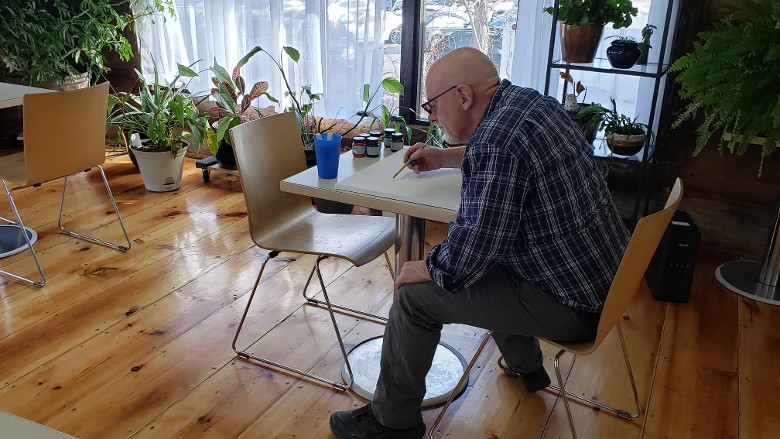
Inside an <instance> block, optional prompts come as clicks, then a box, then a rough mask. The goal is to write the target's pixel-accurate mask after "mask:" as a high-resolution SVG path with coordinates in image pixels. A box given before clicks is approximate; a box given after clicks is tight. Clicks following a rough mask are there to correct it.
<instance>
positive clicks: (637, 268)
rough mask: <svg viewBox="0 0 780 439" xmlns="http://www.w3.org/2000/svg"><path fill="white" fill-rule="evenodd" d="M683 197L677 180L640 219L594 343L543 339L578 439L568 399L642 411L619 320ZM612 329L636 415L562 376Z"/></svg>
mask: <svg viewBox="0 0 780 439" xmlns="http://www.w3.org/2000/svg"><path fill="white" fill-rule="evenodd" d="M682 194H683V184H682V180H680V179H679V178H678V179H677V181H675V183H674V187H673V188H672V191H671V193H670V194H669V198H668V199H667V201H666V205H665V206H664V208H663V210H660V211H658V212H656V213H654V214H652V215H648V216H646V217H644V218H642V219H640V220H639V222H638V223H637V225H636V228H634V233H633V234H632V235H631V240H630V241H629V242H628V246H627V247H626V251H625V253H623V259H622V260H621V261H620V265H619V266H618V269H617V272H616V273H615V277H614V279H613V280H612V285H611V287H610V289H609V293H608V294H607V300H606V303H604V309H603V310H602V312H601V318H600V319H599V326H598V329H597V331H596V338H595V339H593V340H592V341H589V342H584V343H562V342H556V341H552V340H546V339H543V340H544V341H546V342H547V343H549V344H551V345H553V346H555V347H557V348H559V349H560V351H559V352H558V354H556V355H555V360H554V362H553V365H554V367H555V376H556V378H557V381H558V386H554V385H552V384H551V385H550V386H549V387H548V389H551V390H554V391H555V392H556V393H558V394H559V395H560V397H561V399H562V400H563V407H564V409H565V410H566V415H567V416H568V418H569V427H570V428H571V434H572V436H573V437H574V438H576V437H577V431H576V430H575V428H574V421H573V420H572V417H571V410H570V409H569V397H571V398H575V399H577V400H578V401H580V402H583V403H585V404H587V405H590V406H593V407H599V408H601V409H603V410H607V411H609V412H611V413H613V414H615V415H617V416H619V417H621V418H623V419H633V418H636V417H638V416H639V414H640V413H641V411H642V409H641V407H640V405H639V394H638V392H637V390H636V383H635V381H634V374H633V372H632V370H631V363H630V362H629V361H628V352H627V351H626V342H625V339H624V338H623V331H622V330H621V329H620V319H621V318H622V317H623V315H624V314H625V313H626V309H628V306H629V305H630V304H631V302H633V300H634V297H635V296H636V293H637V291H639V287H640V286H641V284H642V279H643V278H644V276H645V271H647V267H648V265H650V260H651V259H652V258H653V254H654V253H655V250H656V248H658V244H659V243H660V242H661V238H662V237H663V234H664V232H665V231H666V228H667V226H668V225H669V221H671V219H672V215H673V214H674V212H675V210H677V207H678V206H679V205H680V200H681V199H682ZM612 328H616V329H617V333H618V336H619V337H620V347H621V348H622V350H623V359H624V360H625V363H626V368H627V369H628V377H629V379H630V381H631V390H632V391H633V394H634V403H635V404H636V411H635V412H628V411H626V410H622V409H617V408H614V407H611V406H609V405H606V404H603V403H601V402H600V401H596V400H595V399H591V398H585V397H584V396H581V395H578V394H576V393H573V392H570V391H568V390H566V387H565V384H564V381H563V377H562V376H561V370H560V365H559V362H560V357H561V356H562V355H563V354H564V353H566V352H570V353H571V354H573V355H575V356H576V355H588V354H591V353H593V351H595V350H596V349H598V347H599V346H600V345H601V342H602V341H604V339H605V338H606V337H607V334H609V333H610V331H612ZM491 335H492V331H488V333H487V334H486V335H485V337H484V338H483V340H482V343H481V344H480V345H479V347H478V348H477V352H476V353H475V354H474V357H473V358H472V359H471V362H470V363H469V365H468V367H467V368H466V370H465V371H464V372H463V375H462V376H461V382H462V381H465V380H466V379H467V378H468V376H469V372H470V371H471V368H472V367H473V366H474V364H475V363H476V361H477V358H479V354H480V353H482V350H483V349H484V348H485V345H486V344H487V342H488V341H489V340H490V336H491ZM502 359H503V357H502V358H500V359H499V365H500V366H502V367H503V365H502V364H501V360H502ZM460 385H461V383H458V386H460ZM458 386H456V388H458ZM455 396H457V395H455V394H454V393H453V395H450V398H449V399H448V400H447V402H446V403H444V407H443V408H442V411H441V413H439V416H438V417H437V418H436V421H435V422H434V423H433V426H432V427H431V429H430V431H429V433H428V436H429V437H430V438H431V439H435V436H434V431H435V430H436V428H437V427H438V425H439V422H440V421H441V420H442V418H443V417H444V413H445V412H446V411H447V408H448V407H449V406H450V403H452V400H453V399H455Z"/></svg>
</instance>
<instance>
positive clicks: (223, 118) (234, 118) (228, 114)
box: [208, 51, 274, 156]
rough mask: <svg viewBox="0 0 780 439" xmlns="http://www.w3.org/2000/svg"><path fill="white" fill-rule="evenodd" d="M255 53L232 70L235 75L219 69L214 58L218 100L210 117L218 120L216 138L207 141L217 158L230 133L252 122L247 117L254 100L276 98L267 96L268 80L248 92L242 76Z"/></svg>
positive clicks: (257, 84)
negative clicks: (242, 70) (244, 67)
mask: <svg viewBox="0 0 780 439" xmlns="http://www.w3.org/2000/svg"><path fill="white" fill-rule="evenodd" d="M256 53H257V51H250V52H249V53H247V54H246V55H245V56H244V57H242V58H241V59H240V60H239V61H238V63H237V64H236V66H235V67H233V72H232V74H229V73H228V72H227V69H225V68H224V67H222V66H220V65H219V63H218V62H217V60H216V58H215V59H214V65H213V66H212V67H211V72H212V73H214V76H213V77H212V78H211V82H212V83H213V84H214V88H212V89H211V96H212V97H213V98H214V99H215V100H216V103H217V106H216V107H214V108H212V109H211V116H213V117H216V118H218V121H217V127H216V135H215V136H213V137H210V138H209V139H208V140H209V150H210V151H211V155H214V156H216V154H217V149H218V148H219V144H220V142H222V141H225V142H227V143H230V136H228V135H227V132H228V130H230V129H231V128H233V127H235V126H237V125H239V124H241V123H243V122H247V121H248V120H249V117H248V114H249V110H250V109H251V108H252V101H254V100H255V99H257V98H259V97H260V96H263V95H266V96H268V97H269V99H274V98H273V97H271V95H269V94H268V82H267V81H260V82H256V83H255V84H254V85H253V86H252V88H250V89H249V93H248V94H247V93H246V80H245V79H244V77H243V76H241V68H242V67H243V66H245V65H246V63H247V62H249V60H250V59H251V58H252V56H254V55H255V54H256Z"/></svg>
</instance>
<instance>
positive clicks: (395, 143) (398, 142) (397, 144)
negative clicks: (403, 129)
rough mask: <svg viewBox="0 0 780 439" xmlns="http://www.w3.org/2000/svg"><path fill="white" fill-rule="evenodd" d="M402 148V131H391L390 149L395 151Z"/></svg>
mask: <svg viewBox="0 0 780 439" xmlns="http://www.w3.org/2000/svg"><path fill="white" fill-rule="evenodd" d="M402 149H404V135H403V134H402V133H395V132H394V133H393V134H392V135H391V140H390V151H393V152H396V151H400V150H402Z"/></svg>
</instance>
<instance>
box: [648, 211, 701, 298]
mask: <svg viewBox="0 0 780 439" xmlns="http://www.w3.org/2000/svg"><path fill="white" fill-rule="evenodd" d="M700 238H701V231H700V230H699V227H698V226H697V225H696V223H695V222H693V219H692V218H691V216H690V215H688V213H687V212H684V211H682V210H678V211H676V212H674V216H672V221H671V222H670V223H669V227H667V228H666V232H665V233H664V236H663V238H661V243H660V244H659V245H658V249H657V250H656V251H655V255H654V256H653V259H652V260H651V261H650V266H649V267H648V268H647V272H646V273H645V280H647V285H648V286H649V287H650V291H652V293H653V297H655V298H656V300H663V301H666V302H687V301H688V298H689V297H690V295H691V284H692V283H693V270H694V268H695V267H696V255H697V253H698V251H699V240H700Z"/></svg>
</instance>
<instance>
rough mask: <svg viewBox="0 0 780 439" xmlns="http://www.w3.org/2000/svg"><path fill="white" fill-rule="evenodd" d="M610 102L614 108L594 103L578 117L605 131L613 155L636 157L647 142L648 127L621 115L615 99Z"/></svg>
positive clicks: (634, 119)
mask: <svg viewBox="0 0 780 439" xmlns="http://www.w3.org/2000/svg"><path fill="white" fill-rule="evenodd" d="M610 101H611V102H612V108H606V107H604V106H603V105H601V104H596V103H594V104H591V105H589V106H588V107H586V108H584V109H583V110H582V111H580V112H579V114H578V115H577V117H578V118H581V119H589V120H590V122H589V125H591V126H597V127H598V128H600V129H602V130H604V136H605V138H606V142H607V146H608V147H609V150H610V151H612V153H613V154H617V155H634V154H636V153H638V152H639V151H641V150H642V146H644V144H645V142H646V141H647V125H646V124H643V123H640V122H637V121H636V118H633V119H631V118H630V117H629V116H626V115H625V114H622V113H619V112H618V111H617V103H616V102H615V99H610Z"/></svg>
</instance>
